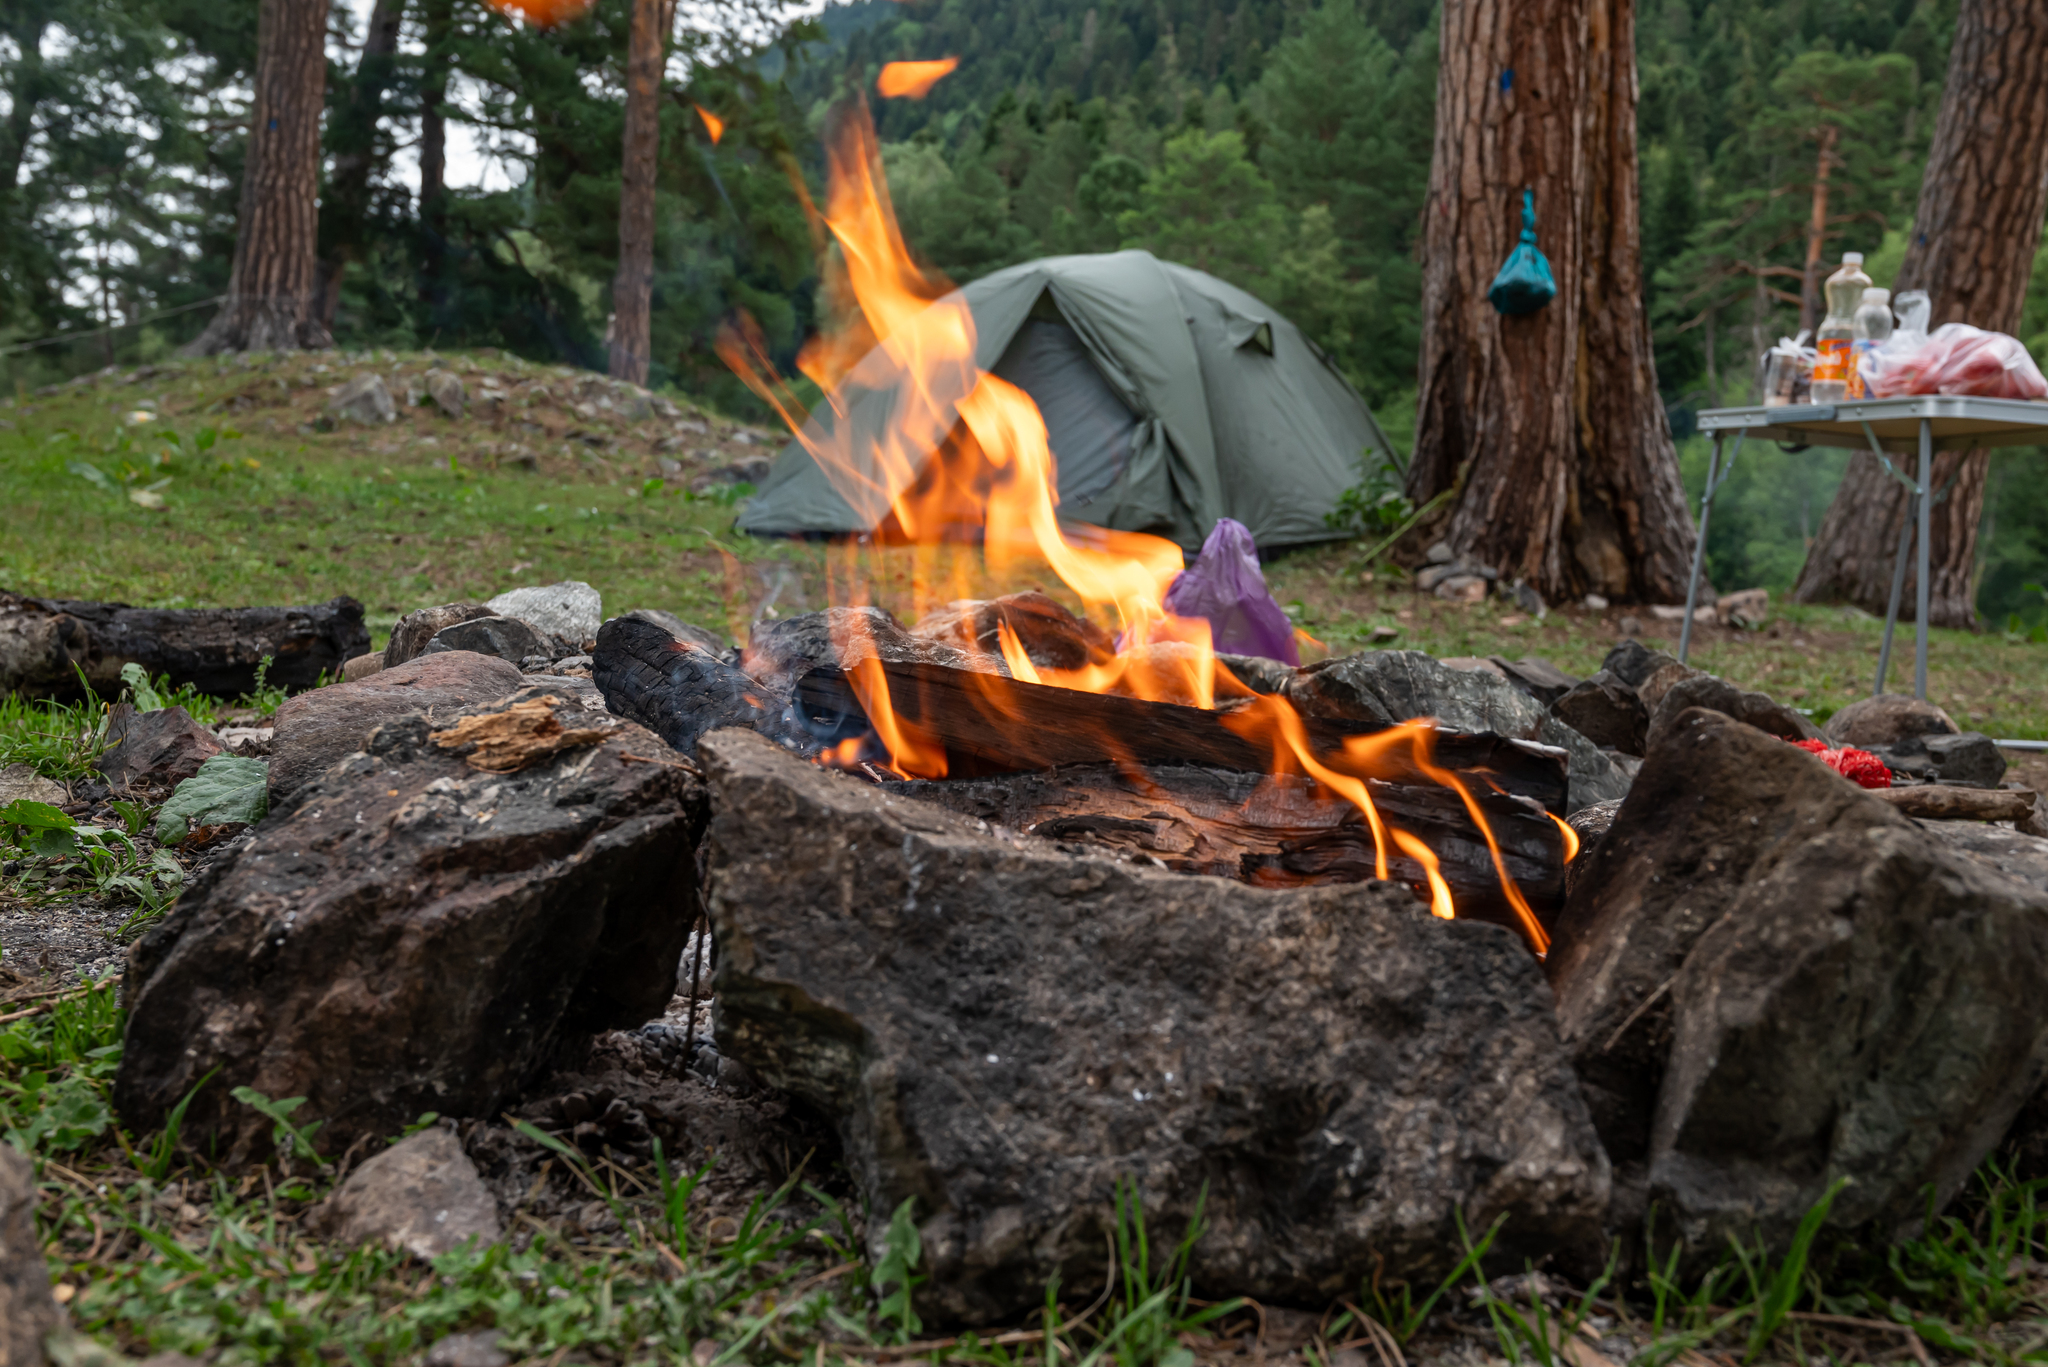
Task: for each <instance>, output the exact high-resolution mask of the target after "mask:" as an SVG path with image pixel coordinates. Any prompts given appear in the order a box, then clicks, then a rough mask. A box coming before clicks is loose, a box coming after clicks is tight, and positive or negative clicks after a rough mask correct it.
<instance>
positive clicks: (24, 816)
mask: <svg viewBox="0 0 2048 1367" xmlns="http://www.w3.org/2000/svg"><path fill="white" fill-rule="evenodd" d="M77 824H78V823H77V822H76V821H74V820H72V819H71V818H70V817H68V816H66V815H64V813H62V812H60V811H58V810H57V809H56V808H55V807H52V806H51V805H50V804H49V803H47V802H31V801H29V799H27V798H25V797H18V798H16V799H14V801H12V802H10V803H8V804H7V805H6V806H5V807H0V825H4V826H26V827H28V828H29V829H30V830H38V831H68V830H70V829H71V828H72V827H73V826H76V825H77Z"/></svg>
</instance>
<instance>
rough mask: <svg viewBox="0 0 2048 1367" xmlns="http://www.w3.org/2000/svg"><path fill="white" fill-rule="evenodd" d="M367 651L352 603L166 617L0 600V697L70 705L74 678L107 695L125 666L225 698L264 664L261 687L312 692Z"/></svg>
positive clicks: (247, 685)
mask: <svg viewBox="0 0 2048 1367" xmlns="http://www.w3.org/2000/svg"><path fill="white" fill-rule="evenodd" d="M369 648H370V633H369V631H368V630H367V629H366V628H365V627H364V626H363V605H362V604H361V603H358V602H357V601H356V600H355V599H353V598H346V597H343V598H334V599H330V600H329V601H327V602H325V603H315V604H311V605H308V606H305V607H254V608H186V609H171V608H134V607H129V606H128V605H127V604H126V603H88V602H79V601H76V600H73V599H69V598H25V597H22V596H21V595H19V594H13V593H0V692H5V691H12V692H18V693H22V694H25V695H27V696H29V697H75V696H77V694H78V693H79V691H80V688H79V672H80V671H83V672H84V675H85V679H86V682H87V683H88V684H90V685H91V687H92V688H93V690H94V691H95V692H102V693H111V692H113V691H115V690H117V689H118V688H119V687H120V686H121V666H123V665H125V664H139V665H141V666H142V667H143V668H144V669H146V670H148V671H149V672H150V674H151V675H152V676H155V675H168V676H169V677H170V681H171V683H172V685H173V686H182V685H184V684H190V685H192V686H193V687H194V688H197V689H198V690H199V691H200V692H202V693H210V694H213V695H215V696H218V697H231V696H233V695H235V694H238V693H247V692H249V691H250V690H251V689H253V688H255V686H256V668H257V665H258V664H260V663H261V662H262V661H263V660H264V659H265V658H266V657H268V658H269V660H270V668H269V670H268V671H267V672H266V673H265V675H264V681H265V682H266V683H268V684H270V685H271V686H273V687H283V688H288V689H294V690H296V689H302V688H311V687H312V686H313V685H314V684H315V683H316V682H318V680H319V678H320V675H321V674H322V673H328V674H336V675H338V674H340V673H341V667H342V665H343V664H344V663H345V662H346V661H348V660H350V659H352V658H354V657H355V656H357V655H361V654H364V653H366V652H367V651H368V650H369Z"/></svg>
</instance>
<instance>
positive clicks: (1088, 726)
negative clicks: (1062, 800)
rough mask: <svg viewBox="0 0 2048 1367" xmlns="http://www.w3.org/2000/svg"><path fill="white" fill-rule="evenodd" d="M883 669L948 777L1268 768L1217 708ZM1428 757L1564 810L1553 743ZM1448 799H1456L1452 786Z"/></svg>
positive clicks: (1393, 765)
mask: <svg viewBox="0 0 2048 1367" xmlns="http://www.w3.org/2000/svg"><path fill="white" fill-rule="evenodd" d="M882 671H883V675H884V677H885V678H886V679H887V680H888V684H889V698H890V704H891V706H892V707H893V708H894V709H895V712H896V715H897V717H898V719H899V720H902V721H906V722H908V723H910V724H911V725H912V726H914V727H916V728H917V729H918V730H920V731H922V732H924V733H925V734H927V735H929V736H931V737H934V738H936V739H937V740H938V741H939V742H940V743H942V744H943V745H944V746H945V750H946V775H947V777H949V778H981V777H986V776H989V775H993V774H1016V773H1028V772H1032V771H1035V770H1043V769H1054V768H1058V767H1060V766H1063V765H1072V764H1095V763H1100V762H1102V761H1103V760H1120V761H1125V762H1129V763H1134V764H1140V765H1153V764H1192V765H1201V766H1204V767H1208V768H1215V769H1232V770H1238V771H1241V772H1245V773H1251V774H1263V773H1266V772H1267V771H1269V770H1270V769H1272V768H1273V755H1272V751H1271V749H1270V748H1269V747H1268V746H1266V745H1264V744H1262V743H1261V742H1259V741H1257V740H1254V739H1250V738H1247V737H1245V736H1242V735H1239V734H1238V733H1237V732H1236V731H1234V730H1232V729H1231V728H1230V724H1229V718H1230V714H1229V713H1226V712H1209V711H1204V710H1202V709H1201V708H1198V707H1183V706H1181V705H1179V704H1176V703H1160V702H1147V701H1145V700H1143V699H1140V698H1125V697H1119V696H1116V695H1113V694H1100V693H1082V692H1079V691H1076V690H1074V689H1070V688H1053V687H1049V686H1047V685H1044V684H1032V683H1024V682H1022V681H1020V680H1016V679H1005V678H1002V677H1000V676H991V675H986V674H971V673H969V672H967V671H965V670H958V669H947V668H944V667H941V666H933V665H923V664H912V663H884V664H883V665H882ZM607 696H609V695H607ZM795 701H796V704H797V711H798V712H799V713H800V714H802V715H803V716H804V718H805V719H806V721H808V722H810V723H811V724H812V726H813V729H814V731H815V729H816V727H817V725H818V724H819V723H820V720H821V719H827V718H833V717H840V718H845V717H863V716H864V715H865V714H864V713H863V712H862V711H861V708H860V704H859V701H858V699H857V698H856V696H855V694H854V691H853V688H852V685H851V684H850V683H848V681H847V679H846V677H845V675H844V674H843V673H841V672H840V671H839V670H837V669H833V668H831V667H829V666H825V667H820V668H818V669H814V670H812V671H811V672H810V673H808V674H806V675H805V676H804V677H803V679H802V680H800V681H799V683H798V684H797V695H796V700H795ZM1302 724H1303V726H1304V727H1305V728H1306V731H1307V736H1308V742H1309V745H1310V747H1311V748H1312V749H1313V750H1314V751H1315V753H1316V754H1318V755H1327V754H1330V753H1332V752H1334V751H1337V750H1339V749H1341V748H1342V746H1343V743H1344V740H1345V739H1346V738H1347V737H1350V736H1359V735H1372V734H1376V733H1378V732H1381V731H1384V730H1386V729H1387V728H1386V727H1384V726H1381V725H1377V724H1375V723H1372V722H1362V721H1338V720H1325V719H1319V718H1303V719H1302ZM839 729H840V730H844V729H845V727H844V725H843V724H842V725H841V727H840V728H839ZM820 739H826V737H824V736H822V735H821V736H820ZM1436 763H1437V765H1439V766H1440V767H1442V768H1445V769H1450V770H1453V771H1456V772H1457V773H1459V774H1460V775H1462V776H1465V777H1467V778H1468V780H1469V781H1470V783H1471V786H1472V787H1473V788H1474V789H1475V791H1476V790H1480V789H1484V788H1486V787H1487V786H1489V784H1491V785H1493V786H1497V787H1499V788H1500V789H1501V790H1503V791H1504V792H1507V793H1510V794H1513V795H1515V796H1517V797H1527V798H1532V799H1534V800H1535V801H1536V802H1537V803H1538V804H1539V805H1540V806H1542V807H1543V808H1544V810H1546V811H1551V812H1557V813H1562V812H1563V811H1564V803H1565V756H1564V753H1563V752H1562V751H1554V750H1552V749H1551V748H1550V747H1547V746H1540V745H1534V744H1531V743H1530V742H1527V741H1519V740H1512V739H1509V738H1506V737H1503V736H1497V735H1493V734H1491V733H1486V734H1480V735H1464V734H1459V733H1454V732H1440V733H1439V734H1438V736H1437V741H1436ZM1386 764H1387V772H1386V773H1385V774H1384V775H1383V777H1384V778H1386V779H1387V780H1388V781H1389V782H1395V783H1414V784H1422V785H1427V786H1432V787H1433V786H1435V785H1434V783H1433V782H1432V780H1431V779H1429V777H1428V776H1427V775H1425V774H1422V773H1421V772H1419V771H1417V770H1415V769H1413V768H1411V767H1409V765H1408V762H1407V758H1406V756H1405V755H1389V756H1388V757H1387V760H1386ZM1451 796H1452V800H1453V801H1455V800H1456V797H1455V794H1453V795H1451Z"/></svg>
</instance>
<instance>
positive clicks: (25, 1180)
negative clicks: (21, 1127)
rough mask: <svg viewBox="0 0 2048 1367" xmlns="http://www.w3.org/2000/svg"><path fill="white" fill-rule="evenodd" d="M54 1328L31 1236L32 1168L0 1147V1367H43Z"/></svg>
mask: <svg viewBox="0 0 2048 1367" xmlns="http://www.w3.org/2000/svg"><path fill="white" fill-rule="evenodd" d="M58 1322H59V1321H58V1310H57V1300H56V1298H55V1297H54V1296H52V1295H51V1294H50V1264H49V1261H48V1260H47V1259H46V1258H44V1257H43V1241H42V1239H41V1238H40V1237H38V1235H37V1234H36V1169H35V1164H34V1163H32V1162H30V1161H29V1159H28V1158H27V1156H25V1155H24V1154H23V1153H22V1152H21V1150H19V1149H17V1148H15V1147H14V1146H13V1145H12V1144H7V1143H0V1367H43V1339H44V1338H45V1337H46V1336H47V1335H49V1334H50V1333H51V1332H53V1331H54V1330H55V1329H56V1328H57V1325H58Z"/></svg>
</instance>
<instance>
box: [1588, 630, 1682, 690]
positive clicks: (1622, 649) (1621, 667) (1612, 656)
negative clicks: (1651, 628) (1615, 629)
mask: <svg viewBox="0 0 2048 1367" xmlns="http://www.w3.org/2000/svg"><path fill="white" fill-rule="evenodd" d="M1677 663H1678V661H1677V660H1676V659H1674V658H1672V657H1671V656H1669V655H1666V654H1665V653H1664V652H1663V651H1661V650H1652V649H1650V648H1649V647H1648V646H1646V645H1644V644H1643V643H1642V642H1641V641H1623V642H1622V643H1621V644H1620V645H1618V646H1616V647H1615V648H1614V649H1612V650H1610V651H1608V652H1607V658H1606V659H1604V660H1602V661H1601V662H1600V667H1601V668H1602V669H1604V670H1607V671H1608V672H1609V673H1611V674H1613V675H1614V677H1615V678H1617V679H1620V680H1621V681H1622V682H1623V683H1625V684H1627V685H1628V686H1629V687H1630V688H1641V687H1642V686H1643V685H1644V684H1646V683H1648V682H1649V681H1650V676H1651V675H1653V674H1655V673H1656V672H1657V671H1658V670H1660V669H1662V668H1664V667H1665V666H1666V665H1675V664H1677Z"/></svg>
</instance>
